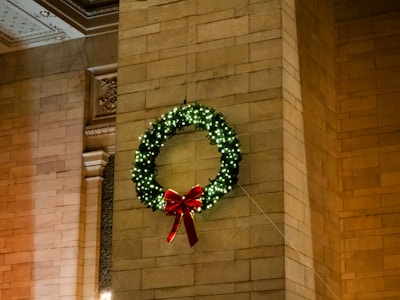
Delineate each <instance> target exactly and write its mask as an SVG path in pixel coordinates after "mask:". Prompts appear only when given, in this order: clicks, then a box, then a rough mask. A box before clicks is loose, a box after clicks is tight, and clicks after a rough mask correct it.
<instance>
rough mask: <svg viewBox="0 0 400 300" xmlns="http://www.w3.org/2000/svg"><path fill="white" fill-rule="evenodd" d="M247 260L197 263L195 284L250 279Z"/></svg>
mask: <svg viewBox="0 0 400 300" xmlns="http://www.w3.org/2000/svg"><path fill="white" fill-rule="evenodd" d="M249 269H250V264H249V261H248V260H236V261H226V262H215V263H206V264H197V265H196V266H195V282H196V284H209V283H223V282H240V281H248V280H249V279H250V271H249Z"/></svg>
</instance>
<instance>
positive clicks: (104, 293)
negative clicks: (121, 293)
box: [100, 292, 111, 300]
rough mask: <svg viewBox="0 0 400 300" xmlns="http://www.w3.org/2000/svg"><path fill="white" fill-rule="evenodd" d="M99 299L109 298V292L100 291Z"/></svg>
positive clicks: (109, 299)
mask: <svg viewBox="0 0 400 300" xmlns="http://www.w3.org/2000/svg"><path fill="white" fill-rule="evenodd" d="M100 300H111V292H103V293H101V295H100Z"/></svg>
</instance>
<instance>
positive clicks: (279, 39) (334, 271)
mask: <svg viewBox="0 0 400 300" xmlns="http://www.w3.org/2000/svg"><path fill="white" fill-rule="evenodd" d="M299 5H303V6H302V8H303V9H302V10H301V13H300V14H299V13H298V10H299V9H300V8H299ZM321 5H322V4H321ZM321 9H322V10H321ZM120 10H121V12H120V33H119V61H118V74H119V86H118V93H119V98H118V99H119V100H118V101H119V106H118V113H117V136H116V151H117V153H116V173H115V207H114V209H115V210H114V233H113V239H114V245H115V246H114V252H113V277H112V285H113V297H116V298H117V299H132V298H137V299H139V298H140V299H155V298H156V299H164V298H176V299H178V298H194V297H196V299H225V298H226V299H250V298H251V299H284V298H285V297H287V299H303V298H314V297H326V298H334V297H335V296H334V295H335V294H340V279H339V274H338V272H339V266H340V264H339V262H340V260H339V254H338V253H339V243H338V241H339V227H338V214H337V209H338V207H337V203H338V202H337V200H338V199H337V197H336V191H337V160H336V155H337V154H336V147H333V148H330V146H332V145H334V143H335V141H336V140H335V139H336V135H335V121H334V120H335V116H336V115H335V114H336V106H335V100H334V99H335V92H334V88H333V85H334V63H333V61H334V59H333V53H334V52H333V47H334V43H333V4H332V2H328V3H327V5H323V6H322V7H320V6H316V7H314V6H313V5H312V4H311V3H309V2H308V1H296V2H292V1H247V0H235V1H214V0H202V1H194V0H188V1H168V0H167V1H156V0H154V1H134V0H124V1H121V2H120ZM310 22H312V23H311V24H310ZM310 25H312V26H314V25H316V27H313V29H315V30H309V28H308V26H310ZM298 28H301V32H300V33H299V32H298ZM329 34H330V35H329ZM299 35H300V36H301V37H302V39H304V40H301V41H300V40H299ZM318 38H319V39H321V40H323V42H324V44H323V45H322V46H320V44H319V40H317V39H318ZM299 43H303V44H302V46H301V49H302V51H303V52H302V53H303V54H304V55H303V56H301V57H300V56H299ZM307 51H315V52H318V54H319V55H318V57H316V58H315V57H314V52H312V53H309V52H307ZM300 58H301V60H300ZM310 58H311V59H312V64H311V65H307V62H309V59H310ZM302 64H303V65H302ZM315 79H317V80H318V83H315V82H314V80H315ZM302 80H304V82H305V84H304V88H302V86H301V85H302ZM319 85H321V86H323V89H322V92H321V91H320V90H319V89H318V88H317V86H318V87H319ZM185 98H186V99H187V101H188V102H189V103H190V102H193V101H196V100H197V101H199V102H200V103H202V104H205V105H209V106H212V107H215V108H216V109H217V111H220V112H222V113H224V114H225V115H226V116H227V121H228V122H229V123H230V124H231V125H232V126H233V127H234V128H235V130H236V131H237V133H238V136H239V138H240V140H241V144H242V146H241V147H242V151H243V154H244V159H243V161H242V163H241V164H240V168H241V169H240V175H239V183H240V186H239V187H237V188H236V189H235V190H234V192H232V193H230V194H229V195H227V196H226V197H224V198H223V199H221V200H220V201H219V202H218V204H217V205H216V206H215V207H214V208H212V209H211V210H209V211H205V212H202V213H201V214H197V215H196V216H195V221H196V227H197V232H198V235H199V239H200V241H199V242H198V244H196V245H195V246H194V247H193V248H190V247H189V244H188V242H187V240H186V235H185V232H184V228H181V229H180V232H179V234H178V236H177V237H176V239H175V240H174V241H173V243H172V244H171V245H168V244H167V242H166V237H167V235H168V233H169V230H170V229H171V226H172V220H171V218H169V217H166V216H165V215H164V214H163V212H160V211H157V212H152V211H151V209H148V208H146V207H145V206H144V205H143V204H141V203H140V202H139V200H138V199H136V197H135V190H134V184H133V183H132V182H131V179H130V168H131V167H132V163H133V162H134V153H135V150H136V148H137V147H138V145H139V142H140V141H139V139H138V137H139V136H140V135H141V134H142V133H144V131H145V130H146V128H149V126H151V125H150V124H149V123H150V122H151V121H153V120H154V119H155V118H157V117H159V116H160V115H161V114H163V113H165V112H167V111H168V110H169V109H171V108H172V107H175V106H180V105H182V104H183V100H184V99H185ZM304 99H305V100H304ZM304 112H305V113H304ZM303 115H305V117H303ZM326 117H327V118H326ZM218 156H219V155H218V153H217V152H216V151H215V149H214V148H213V147H212V146H210V145H208V142H207V141H206V140H205V138H204V134H202V133H198V132H193V131H191V130H189V131H188V132H185V133H181V134H178V135H176V136H174V137H173V138H172V139H171V140H170V141H168V144H166V146H165V148H163V150H162V152H161V153H160V155H159V157H158V158H157V159H158V160H157V163H158V165H159V168H158V179H159V182H162V184H163V186H164V188H165V189H167V188H171V187H174V188H176V189H177V190H178V191H180V192H181V193H184V192H186V191H187V190H188V189H189V188H190V187H191V186H192V185H193V184H197V183H200V184H203V183H207V179H208V178H209V177H212V176H213V174H215V172H216V170H217V169H218V167H219V162H218ZM331 159H332V160H331ZM322 165H323V166H324V167H323V169H322V170H321V166H322ZM214 176H215V175H214ZM241 187H243V188H244V191H243V190H242V188H241ZM246 193H248V194H249V195H250V197H251V198H250V197H249V196H248V195H247V194H246ZM253 201H254V202H253ZM255 203H256V204H257V205H256V204H255ZM266 216H267V217H266ZM268 217H269V218H270V219H271V221H272V222H273V224H274V225H275V226H276V227H274V226H273V225H271V222H270V221H269V220H268ZM277 229H278V230H279V231H280V232H281V233H283V234H286V235H287V236H286V239H284V238H283V236H282V235H281V234H280V233H279V231H278V230H277ZM289 241H290V242H289ZM314 271H315V272H314ZM317 274H321V275H320V276H321V278H323V279H325V280H324V281H321V280H320V278H319V277H318V276H319V275H317ZM332 291H333V292H332Z"/></svg>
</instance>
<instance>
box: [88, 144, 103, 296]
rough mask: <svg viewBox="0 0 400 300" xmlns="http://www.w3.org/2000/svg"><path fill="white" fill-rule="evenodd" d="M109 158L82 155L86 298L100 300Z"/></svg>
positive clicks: (92, 153) (99, 154) (97, 155)
mask: <svg viewBox="0 0 400 300" xmlns="http://www.w3.org/2000/svg"><path fill="white" fill-rule="evenodd" d="M109 156H110V155H109V154H108V153H107V152H105V151H103V150H98V151H91V152H86V153H83V163H84V166H85V170H86V176H85V179H86V205H85V207H84V210H85V211H84V213H83V216H84V231H83V232H84V233H83V235H84V237H83V249H84V250H83V252H84V253H83V266H82V268H83V269H82V272H83V284H82V287H83V292H82V294H83V298H84V299H98V298H99V297H100V296H99V292H100V291H99V290H98V284H99V261H100V233H101V228H100V225H101V224H100V223H101V200H102V183H103V170H104V167H105V166H106V165H107V163H108V159H109Z"/></svg>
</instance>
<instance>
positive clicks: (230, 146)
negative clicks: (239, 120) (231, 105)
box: [132, 103, 242, 212]
mask: <svg viewBox="0 0 400 300" xmlns="http://www.w3.org/2000/svg"><path fill="white" fill-rule="evenodd" d="M190 125H194V126H195V128H196V129H199V130H205V131H208V134H207V138H208V140H209V142H210V144H211V145H215V146H216V147H217V148H218V151H219V152H220V153H221V158H220V170H219V172H218V173H217V174H216V177H215V178H214V179H213V180H210V182H209V184H208V185H207V186H205V187H204V188H202V193H201V197H200V199H198V200H199V201H201V206H200V205H198V203H197V204H196V205H195V206H194V207H195V209H196V210H197V211H198V212H200V211H201V210H205V209H210V208H211V207H213V206H214V204H215V203H217V202H218V200H219V199H220V198H221V197H223V196H224V195H225V194H227V193H228V192H230V191H231V190H232V189H233V187H234V186H235V184H236V183H237V181H238V177H237V176H238V173H239V162H240V160H241V158H242V156H241V153H240V148H239V140H238V138H237V136H236V133H235V131H234V130H233V129H232V128H231V127H230V126H229V125H228V124H227V122H226V121H225V117H224V116H223V115H222V114H221V113H216V112H215V110H214V109H213V108H209V107H207V106H204V105H201V104H199V103H195V104H192V105H190V104H189V105H183V106H181V107H180V108H176V107H175V108H173V109H172V110H171V111H169V112H168V113H166V114H164V115H162V116H161V117H160V118H159V119H157V120H155V121H154V122H153V123H152V124H151V128H149V129H148V130H147V131H146V132H145V133H144V134H143V135H142V136H141V137H140V144H139V147H138V149H137V151H136V158H135V163H134V168H133V170H132V180H133V181H134V182H135V183H136V193H137V196H138V198H139V199H140V200H141V201H142V202H143V203H144V204H146V205H147V206H148V207H150V208H152V209H153V210H157V209H158V210H165V208H166V203H165V202H166V201H165V195H166V192H165V191H164V189H163V187H162V186H161V185H160V184H159V183H158V182H157V179H156V169H157V168H156V167H157V166H156V163H155V160H156V157H157V156H158V154H159V153H160V150H161V148H162V147H163V146H164V143H165V141H166V140H167V139H169V138H171V137H172V136H174V135H175V134H176V133H177V131H180V130H182V129H184V127H186V126H190ZM169 191H170V190H169ZM169 191H168V192H169ZM189 194H190V192H189ZM196 194H198V193H196ZM199 195H200V194H199ZM183 198H184V197H183Z"/></svg>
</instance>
